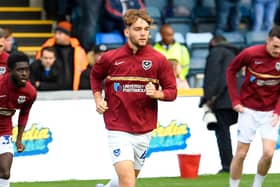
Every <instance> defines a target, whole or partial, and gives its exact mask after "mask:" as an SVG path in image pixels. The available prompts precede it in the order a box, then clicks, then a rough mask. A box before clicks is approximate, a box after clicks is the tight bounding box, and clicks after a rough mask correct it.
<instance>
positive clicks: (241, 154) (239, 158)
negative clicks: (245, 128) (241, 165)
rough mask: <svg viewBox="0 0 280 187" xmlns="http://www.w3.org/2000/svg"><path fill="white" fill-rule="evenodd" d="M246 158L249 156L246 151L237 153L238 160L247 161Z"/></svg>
mask: <svg viewBox="0 0 280 187" xmlns="http://www.w3.org/2000/svg"><path fill="white" fill-rule="evenodd" d="M246 156H247V152H244V151H239V152H237V153H236V155H235V157H236V158H237V159H238V160H241V161H243V160H245V158H246Z"/></svg>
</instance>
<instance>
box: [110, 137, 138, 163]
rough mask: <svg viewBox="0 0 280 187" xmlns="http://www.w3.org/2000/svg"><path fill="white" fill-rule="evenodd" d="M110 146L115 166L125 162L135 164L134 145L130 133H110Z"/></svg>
mask: <svg viewBox="0 0 280 187" xmlns="http://www.w3.org/2000/svg"><path fill="white" fill-rule="evenodd" d="M108 145H109V151H110V155H111V159H112V162H113V164H116V163H118V162H121V161H125V160H130V161H133V162H134V151H133V143H132V142H131V136H130V134H129V133H125V132H121V131H108Z"/></svg>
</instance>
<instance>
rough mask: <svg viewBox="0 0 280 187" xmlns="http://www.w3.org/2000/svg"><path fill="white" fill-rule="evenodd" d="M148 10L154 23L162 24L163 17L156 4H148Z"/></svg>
mask: <svg viewBox="0 0 280 187" xmlns="http://www.w3.org/2000/svg"><path fill="white" fill-rule="evenodd" d="M146 11H147V12H148V14H149V16H151V17H152V18H153V22H154V24H161V22H162V17H161V11H160V9H159V8H158V7H156V6H146Z"/></svg>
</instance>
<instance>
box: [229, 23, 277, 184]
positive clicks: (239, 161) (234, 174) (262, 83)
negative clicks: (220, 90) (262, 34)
mask: <svg viewBox="0 0 280 187" xmlns="http://www.w3.org/2000/svg"><path fill="white" fill-rule="evenodd" d="M242 67H245V68H246V74H245V79H244V81H243V84H242V86H241V90H240V94H239V93H238V89H237V85H236V84H233V83H235V82H236V74H237V72H238V71H239V70H240V69H242ZM227 85H228V91H229V94H230V97H231V101H232V105H233V109H234V110H236V111H237V112H239V114H238V122H237V124H238V130H237V139H238V143H237V149H236V153H235V156H234V157H233V160H232V162H231V168H230V187H238V186H239V182H240V178H241V175H242V169H243V162H244V160H245V158H246V155H247V152H248V150H249V147H250V144H251V142H252V141H253V139H254V137H255V134H256V131H257V130H259V132H260V136H261V138H262V144H263V146H262V147H263V152H262V156H261V158H260V160H259V163H258V169H257V173H256V175H255V178H254V183H253V186H252V187H261V186H262V183H263V180H264V178H265V176H266V175H267V173H268V170H269V168H270V166H271V161H272V157H273V154H274V150H275V145H276V141H277V138H278V126H279V114H280V97H279V93H280V27H279V26H275V27H273V28H272V29H271V31H270V32H269V34H268V37H267V38H266V44H264V45H256V46H252V47H249V48H247V49H244V50H243V51H242V52H241V53H240V54H239V55H238V56H237V57H236V58H234V60H233V61H232V62H231V64H230V65H229V67H228V69H227Z"/></svg>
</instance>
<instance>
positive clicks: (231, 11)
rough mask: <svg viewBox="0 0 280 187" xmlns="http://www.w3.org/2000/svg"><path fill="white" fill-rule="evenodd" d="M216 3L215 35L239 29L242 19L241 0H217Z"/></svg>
mask: <svg viewBox="0 0 280 187" xmlns="http://www.w3.org/2000/svg"><path fill="white" fill-rule="evenodd" d="M215 3H216V14H217V21H216V28H215V35H221V34H222V33H223V32H234V31H237V30H238V29H239V24H240V19H241V11H240V0H215Z"/></svg>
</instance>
